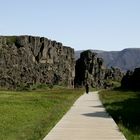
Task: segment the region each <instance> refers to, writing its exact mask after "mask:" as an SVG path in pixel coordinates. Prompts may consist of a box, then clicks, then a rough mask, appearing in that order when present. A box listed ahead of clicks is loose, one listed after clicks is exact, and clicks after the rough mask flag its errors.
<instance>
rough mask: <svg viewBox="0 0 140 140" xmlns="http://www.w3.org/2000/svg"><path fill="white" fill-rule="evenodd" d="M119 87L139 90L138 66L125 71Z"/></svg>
mask: <svg viewBox="0 0 140 140" xmlns="http://www.w3.org/2000/svg"><path fill="white" fill-rule="evenodd" d="M121 87H122V88H123V89H127V90H129V89H130V90H140V68H136V69H135V70H134V71H127V73H126V75H125V76H124V77H123V78H122V81H121Z"/></svg>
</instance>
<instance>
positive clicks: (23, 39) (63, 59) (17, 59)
mask: <svg viewBox="0 0 140 140" xmlns="http://www.w3.org/2000/svg"><path fill="white" fill-rule="evenodd" d="M74 76H75V62H74V50H73V49H72V48H70V47H65V46H63V45H62V43H59V42H56V41H51V40H49V39H47V38H43V37H33V36H10V37H9V36H1V37H0V86H1V87H8V88H16V87H17V86H19V85H21V84H24V85H32V84H36V83H46V84H53V85H54V84H57V85H65V86H68V87H73V84H74Z"/></svg>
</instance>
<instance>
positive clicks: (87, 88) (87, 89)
mask: <svg viewBox="0 0 140 140" xmlns="http://www.w3.org/2000/svg"><path fill="white" fill-rule="evenodd" d="M85 88H86V93H87V94H88V93H89V85H88V83H87V84H86V86H85Z"/></svg>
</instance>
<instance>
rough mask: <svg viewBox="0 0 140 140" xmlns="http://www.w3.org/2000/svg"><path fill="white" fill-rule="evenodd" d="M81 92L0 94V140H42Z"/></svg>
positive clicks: (9, 92) (63, 90) (50, 91)
mask: <svg viewBox="0 0 140 140" xmlns="http://www.w3.org/2000/svg"><path fill="white" fill-rule="evenodd" d="M82 93H83V90H79V89H78V90H76V89H75V90H74V89H53V90H46V91H45V90H42V91H41V90H40V91H30V92H28V91H26V92H17V91H0V140H42V139H43V137H44V136H45V135H46V134H47V133H48V132H49V131H50V130H51V129H52V128H53V126H54V125H55V124H56V123H57V122H58V120H60V119H61V118H62V116H63V115H64V114H65V113H66V112H67V111H68V109H69V108H70V107H71V106H72V104H73V103H74V101H75V100H76V99H77V98H78V97H79V96H80V95H81V94H82Z"/></svg>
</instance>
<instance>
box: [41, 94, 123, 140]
mask: <svg viewBox="0 0 140 140" xmlns="http://www.w3.org/2000/svg"><path fill="white" fill-rule="evenodd" d="M43 140H126V139H125V137H124V136H123V134H122V133H121V132H120V131H119V130H118V127H117V125H116V124H115V122H114V120H113V119H112V118H111V117H110V116H109V115H108V114H107V113H106V111H105V109H104V107H103V106H102V104H101V102H100V101H99V97H98V94H97V92H94V93H93V92H90V93H89V94H84V95H82V96H81V97H80V98H79V99H78V100H77V101H76V102H75V103H74V105H73V106H72V108H71V109H70V110H69V111H68V112H67V113H66V115H65V116H64V117H63V118H62V119H61V120H60V121H59V122H58V123H57V125H56V126H55V127H54V128H53V129H52V130H51V131H50V133H49V134H48V135H47V136H46V137H45V138H44V139H43Z"/></svg>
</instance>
